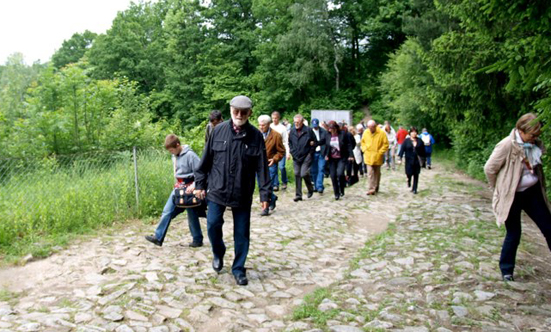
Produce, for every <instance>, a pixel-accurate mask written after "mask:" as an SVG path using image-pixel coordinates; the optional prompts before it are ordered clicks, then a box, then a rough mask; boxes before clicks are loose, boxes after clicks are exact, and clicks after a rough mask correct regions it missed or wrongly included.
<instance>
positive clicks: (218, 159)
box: [212, 141, 228, 164]
mask: <svg viewBox="0 0 551 332" xmlns="http://www.w3.org/2000/svg"><path fill="white" fill-rule="evenodd" d="M227 150H228V144H227V141H214V142H212V151H214V158H213V162H214V164H218V163H222V164H223V163H225V162H226V155H227Z"/></svg>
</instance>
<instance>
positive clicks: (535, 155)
mask: <svg viewBox="0 0 551 332" xmlns="http://www.w3.org/2000/svg"><path fill="white" fill-rule="evenodd" d="M515 138H516V143H517V144H518V145H519V146H520V147H521V148H523V149H524V155H525V156H526V159H528V162H529V163H530V166H531V167H532V169H533V168H534V167H535V166H536V165H539V164H541V155H542V152H541V149H540V148H539V147H538V146H537V145H536V144H532V143H524V141H523V140H522V138H521V137H520V134H519V133H518V130H515Z"/></svg>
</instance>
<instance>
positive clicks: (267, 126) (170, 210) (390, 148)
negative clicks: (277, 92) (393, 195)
mask: <svg viewBox="0 0 551 332" xmlns="http://www.w3.org/2000/svg"><path fill="white" fill-rule="evenodd" d="M251 114H252V101H251V100H250V99H249V98H248V97H246V96H237V97H235V98H233V99H232V100H231V102H230V115H231V119H230V120H226V121H224V119H223V118H222V113H221V112H220V111H217V110H215V111H212V112H211V114H210V116H209V123H208V125H207V128H206V131H205V148H204V150H203V153H202V157H201V158H200V159H199V157H198V155H197V154H196V153H195V152H194V151H192V150H191V148H190V147H189V146H188V145H185V144H182V143H181V142H180V140H179V138H178V137H177V136H176V135H174V134H171V135H168V136H167V137H166V140H165V148H166V149H167V151H168V152H169V153H170V154H172V160H173V170H174V177H175V182H176V184H175V186H174V188H175V189H174V190H173V191H172V193H171V194H170V196H169V198H168V200H167V203H166V204H165V208H164V210H163V213H162V216H161V220H160V222H159V225H158V226H157V229H156V231H155V233H154V234H153V235H148V236H146V239H147V240H148V241H149V242H151V243H153V244H155V245H158V246H162V245H163V242H164V239H165V236H166V233H167V231H168V227H169V225H170V223H171V221H172V220H173V219H174V218H175V217H176V216H177V215H178V214H180V213H182V212H184V211H186V210H187V216H188V224H189V228H190V233H191V235H192V242H190V244H189V246H190V247H194V248H195V247H201V246H202V245H203V233H202V230H201V225H200V223H199V217H200V216H206V218H207V234H208V237H209V240H210V243H211V246H212V253H213V261H212V267H213V269H214V270H215V271H217V272H220V271H221V270H222V268H223V266H224V255H225V253H226V246H225V244H224V241H223V232H222V226H223V224H224V217H223V216H224V212H225V210H226V209H227V208H229V209H231V213H232V215H233V227H234V242H235V246H234V248H235V257H234V261H233V264H232V268H231V270H232V273H233V275H234V277H235V280H236V283H237V284H239V285H246V284H247V283H248V279H247V276H246V269H245V261H246V258H247V254H248V250H249V242H250V218H251V206H252V201H253V197H252V196H253V193H254V192H255V188H256V186H257V185H258V188H259V194H260V201H261V205H262V208H261V214H260V215H261V216H269V215H270V214H271V213H273V211H274V210H275V209H276V202H277V200H278V196H277V195H276V192H278V191H280V190H286V189H287V186H288V183H289V181H288V176H287V171H286V167H285V166H286V162H287V161H290V160H291V159H292V162H293V171H294V175H295V194H294V198H293V201H295V202H299V201H302V200H303V198H304V196H303V183H304V186H305V188H306V197H307V198H311V197H312V196H313V195H314V193H318V194H320V195H322V194H323V193H324V190H325V187H324V179H325V178H327V177H330V178H331V184H332V187H333V195H334V199H335V200H340V199H342V198H343V197H344V196H345V189H346V187H348V186H351V185H354V184H355V183H357V182H358V181H359V178H360V176H361V177H364V176H367V178H368V186H367V191H366V194H367V195H376V194H377V193H378V192H379V187H380V181H381V167H382V165H387V168H388V169H392V170H395V169H396V155H397V154H398V155H399V156H400V160H401V159H402V156H403V155H404V154H405V170H406V174H407V179H408V186H411V184H410V182H411V178H412V177H413V188H412V192H413V193H414V194H416V193H417V190H418V181H419V172H420V169H421V167H422V165H424V164H425V163H426V164H427V166H428V167H429V168H430V165H431V162H430V152H431V151H430V152H428V153H427V152H426V151H427V149H428V148H432V144H434V139H433V138H432V136H430V134H428V133H427V135H429V136H430V141H429V144H427V143H425V141H424V139H420V138H419V137H418V136H417V129H415V128H414V127H412V128H411V129H410V130H409V132H407V131H405V130H404V129H403V128H402V127H400V130H399V131H398V133H397V132H396V131H395V130H394V128H392V126H391V124H390V122H388V121H386V122H385V123H384V124H381V125H379V124H377V123H376V122H375V121H374V120H369V121H367V122H361V123H358V124H357V125H356V126H352V125H349V124H347V123H344V122H336V121H328V122H325V121H320V120H319V119H315V118H314V119H312V121H311V126H308V121H307V120H306V119H305V118H304V117H303V116H302V115H301V114H296V115H295V116H294V117H293V121H292V125H291V124H290V123H288V122H287V121H285V120H283V121H282V119H281V114H280V113H279V112H277V111H276V112H273V113H272V114H271V115H268V114H265V115H261V116H259V117H258V119H257V120H258V122H257V126H254V125H253V124H251V122H250V121H249V117H250V116H251ZM424 132H426V130H424ZM400 147H401V148H400ZM420 158H426V159H420ZM280 174H281V181H280V178H279V177H280Z"/></svg>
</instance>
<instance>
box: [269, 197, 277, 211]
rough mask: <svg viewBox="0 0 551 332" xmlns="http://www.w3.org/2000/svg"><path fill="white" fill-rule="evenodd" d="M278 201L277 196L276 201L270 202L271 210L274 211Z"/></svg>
mask: <svg viewBox="0 0 551 332" xmlns="http://www.w3.org/2000/svg"><path fill="white" fill-rule="evenodd" d="M276 201H277V196H276V197H275V199H274V201H273V202H270V211H274V210H275V208H276Z"/></svg>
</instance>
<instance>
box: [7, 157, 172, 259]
mask: <svg viewBox="0 0 551 332" xmlns="http://www.w3.org/2000/svg"><path fill="white" fill-rule="evenodd" d="M29 162H32V168H30V167H28V166H27V167H26V168H24V166H25V163H29ZM0 166H2V167H1V168H2V174H3V176H4V178H3V179H2V181H0V216H1V222H0V253H4V254H5V253H10V254H15V255H21V254H25V251H26V250H32V251H34V252H35V253H36V252H38V251H44V252H48V251H49V250H50V249H48V248H50V247H51V246H53V245H56V244H57V243H56V242H59V241H60V239H62V238H63V237H66V236H67V235H70V234H81V233H87V232H90V231H91V230H93V229H96V228H98V227H101V226H102V225H111V224H112V223H114V222H116V221H123V220H126V219H129V218H135V217H144V216H153V215H156V214H158V213H159V211H160V210H161V209H162V207H163V206H164V204H165V202H166V198H167V197H168V193H169V192H170V189H171V188H172V181H173V178H172V171H171V170H172V167H171V162H170V157H169V156H168V155H167V153H166V152H165V151H161V152H159V151H143V152H140V153H139V155H138V172H139V186H140V192H141V194H140V207H139V209H138V208H137V206H136V200H135V187H134V167H133V162H132V154H131V153H130V152H129V151H126V152H120V153H109V154H85V155H75V156H61V157H48V158H44V159H42V160H36V159H33V160H30V159H29V160H13V159H9V160H6V159H0ZM6 167H7V168H6ZM24 170H27V171H24ZM10 171H12V174H11V177H9V178H5V176H6V174H7V172H10ZM29 179H33V180H32V181H29ZM23 198H24V199H25V201H26V204H21V201H22V199H23ZM29 248H30V249H29ZM41 248H42V249H41Z"/></svg>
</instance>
